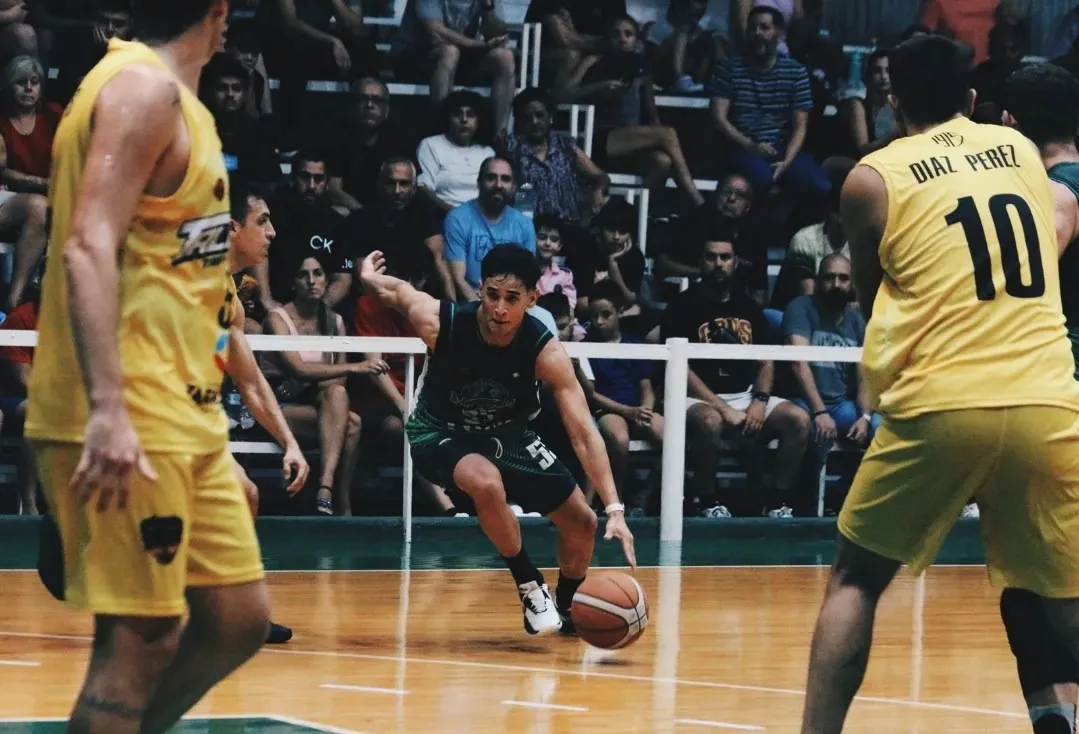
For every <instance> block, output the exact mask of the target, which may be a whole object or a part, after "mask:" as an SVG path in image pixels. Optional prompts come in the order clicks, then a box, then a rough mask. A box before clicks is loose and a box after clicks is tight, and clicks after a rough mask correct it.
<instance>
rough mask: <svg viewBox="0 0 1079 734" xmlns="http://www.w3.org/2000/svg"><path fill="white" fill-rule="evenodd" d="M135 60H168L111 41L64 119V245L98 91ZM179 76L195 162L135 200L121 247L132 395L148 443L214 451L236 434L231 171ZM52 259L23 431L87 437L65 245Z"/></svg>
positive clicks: (59, 183) (55, 176) (56, 194)
mask: <svg viewBox="0 0 1079 734" xmlns="http://www.w3.org/2000/svg"><path fill="white" fill-rule="evenodd" d="M136 65H142V66H158V67H162V68H165V65H164V63H163V62H162V61H161V59H160V58H159V57H158V56H157V54H155V53H154V52H153V51H152V50H151V49H150V48H148V47H147V46H145V45H143V44H140V43H125V42H123V41H118V40H113V41H111V42H110V44H109V50H108V53H107V54H106V55H105V58H104V59H103V60H102V61H101V62H100V63H99V64H98V65H97V66H96V67H94V69H93V70H92V71H91V72H90V73H89V74H88V75H87V76H86V78H85V79H84V80H83V82H82V84H81V85H80V86H79V89H78V91H77V92H76V94H75V97H74V98H73V99H72V101H71V104H70V105H69V106H68V108H67V111H66V112H65V115H64V118H63V121H62V122H61V123H60V127H59V129H58V130H57V132H56V138H55V141H54V143H53V169H52V174H51V176H50V180H49V205H50V208H51V216H52V224H51V232H50V239H51V242H52V246H53V248H57V249H58V248H62V247H63V246H64V244H65V242H66V241H67V239H68V237H69V236H70V234H71V227H72V213H73V210H74V206H75V197H76V192H77V191H78V188H79V183H80V180H81V178H82V174H83V170H84V169H85V166H86V163H87V150H88V148H89V144H90V131H91V125H92V117H93V111H94V106H95V103H96V100H97V97H98V94H99V93H100V92H101V89H102V88H103V87H104V86H105V85H106V84H108V83H109V81H110V80H111V79H113V78H114V77H115V76H116V75H117V74H118V73H120V72H121V71H123V70H124V69H126V68H129V67H132V66H136ZM177 87H178V89H179V95H180V107H181V109H182V113H183V119H184V123H185V124H186V127H187V133H188V137H189V139H190V146H191V152H190V157H189V159H188V169H187V173H186V176H185V178H184V180H183V183H182V184H181V185H180V187H179V189H178V190H177V191H176V192H175V193H174V194H173V195H172V196H168V197H165V198H157V197H151V196H145V195H144V196H142V197H141V198H140V199H139V200H138V203H137V206H136V210H135V217H134V220H133V221H132V224H131V229H130V231H129V233H128V235H127V238H126V239H125V240H124V242H123V243H121V245H120V251H119V267H120V294H119V296H120V323H119V328H118V332H117V340H118V342H119V348H120V359H121V367H122V369H123V388H124V401H125V403H126V404H127V409H128V411H129V413H130V415H131V420H132V423H133V424H134V427H135V430H136V432H137V433H138V436H139V439H140V441H141V443H142V447H143V448H144V449H145V450H147V451H152V452H165V453H192V454H208V453H213V452H216V451H220V450H223V449H225V448H226V447H227V445H228V422H227V419H226V417H225V413H224V411H223V409H222V406H221V397H220V391H221V383H222V378H223V374H224V367H225V359H226V357H227V354H228V333H227V331H226V328H227V326H228V321H227V316H228V315H229V314H228V313H227V309H226V308H225V306H226V294H227V292H228V263H227V262H226V256H227V254H228V226H229V197H228V174H227V172H226V169H225V163H224V158H223V156H222V153H221V141H220V139H219V138H218V136H217V129H216V127H215V125H214V120H213V117H212V116H211V115H210V113H209V111H208V110H207V109H206V108H205V107H204V106H203V105H202V103H201V102H199V100H198V98H197V97H196V96H195V94H194V93H192V92H191V91H190V90H189V89H187V88H186V87H185V86H184V85H183V84H182V83H180V82H179V81H177ZM53 259H54V261H53V263H52V265H51V267H49V268H47V270H46V275H45V279H44V283H43V284H42V301H41V313H40V318H39V327H38V330H39V335H38V348H37V351H36V352H35V358H34V369H33V375H32V379H31V381H30V386H29V392H30V402H29V407H28V410H27V419H26V434H27V436H29V437H31V438H35V439H43V440H51V441H65V442H80V441H82V439H83V432H84V427H85V423H86V419H87V414H88V403H87V394H86V389H85V386H84V385H83V381H82V379H81V376H80V373H79V366H78V362H77V359H76V352H75V343H74V340H73V335H72V324H71V319H70V316H69V311H68V308H69V305H68V288H67V282H66V273H65V268H64V267H63V265H62V264H61V261H60V258H59V256H58V255H57V254H56V249H54V258H53ZM91 287H92V285H91Z"/></svg>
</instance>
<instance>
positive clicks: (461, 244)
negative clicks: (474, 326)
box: [444, 157, 536, 301]
mask: <svg viewBox="0 0 1079 734" xmlns="http://www.w3.org/2000/svg"><path fill="white" fill-rule="evenodd" d="M516 188H517V187H516V186H515V185H514V180H513V166H511V165H510V162H509V161H507V160H505V159H504V158H497V157H495V158H488V159H487V160H485V161H484V162H483V165H481V166H480V175H479V190H480V193H479V197H478V198H477V199H475V200H474V201H469V202H465V203H464V204H461V205H460V206H459V207H457V208H455V209H454V210H453V211H451V212H450V213H449V214H447V215H446V222H445V227H444V231H445V235H446V261H447V262H449V264H450V273H451V274H452V275H453V286H454V291H455V293H456V295H457V300H458V301H477V300H479V295H478V294H477V290H476V289H477V288H479V287H480V280H481V278H480V263H482V262H483V258H484V256H485V255H486V254H487V253H488V252H490V251H491V250H492V249H493V248H494V247H495V245H506V244H514V245H517V246H519V247H523V248H524V249H526V250H528V251H529V252H531V253H533V254H535V252H536V232H535V230H534V229H533V228H532V222H531V220H529V218H528V217H526V216H525V215H524V214H521V212H519V211H517V210H516V209H514V208H513V207H512V206H510V203H511V202H512V201H513V197H514V194H515V193H516Z"/></svg>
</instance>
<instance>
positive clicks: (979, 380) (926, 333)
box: [862, 118, 1079, 418]
mask: <svg viewBox="0 0 1079 734" xmlns="http://www.w3.org/2000/svg"><path fill="white" fill-rule="evenodd" d="M862 164H863V165H866V166H869V167H870V168H872V169H873V170H875V171H877V172H878V173H879V174H880V175H881V177H882V178H883V179H884V182H885V184H886V186H887V190H888V218H887V224H886V226H885V231H884V236H883V239H882V240H881V244H880V251H879V254H880V261H881V264H882V265H883V268H884V272H885V276H884V282H883V283H882V284H881V287H880V291H879V293H878V295H877V299H876V302H875V303H874V306H873V316H872V318H871V319H870V321H869V324H868V327H867V329H866V336H865V350H864V355H863V365H864V367H865V370H866V373H867V378H868V379H869V382H870V385H871V386H872V387H873V389H874V391H875V392H876V394H877V395H879V396H880V410H881V411H882V412H883V413H885V414H887V415H890V416H893V417H898V418H903V417H911V416H915V415H919V414H922V413H929V412H934V411H942V410H954V409H962V408H992V407H1004V406H1015V405H1056V406H1061V407H1068V408H1075V409H1079V383H1077V382H1076V381H1075V379H1074V371H1075V366H1074V361H1073V358H1072V354H1071V348H1070V345H1069V342H1068V339H1067V333H1066V331H1065V328H1064V316H1063V314H1062V312H1061V306H1060V279H1059V273H1058V270H1057V262H1056V258H1057V251H1056V233H1055V232H1056V231H1055V224H1054V212H1053V198H1052V194H1051V192H1050V189H1049V179H1048V177H1047V175H1046V173H1045V169H1044V168H1043V167H1042V163H1041V159H1040V158H1039V156H1038V154H1037V152H1036V151H1035V149H1034V147H1033V146H1032V145H1031V143H1030V141H1029V140H1027V139H1026V138H1024V137H1023V136H1022V135H1020V134H1019V133H1018V132H1016V131H1014V130H1010V129H1008V128H1004V127H999V126H995V125H978V124H975V123H973V122H971V121H969V120H967V119H966V118H959V119H955V120H952V121H950V122H947V123H945V124H943V125H940V126H938V127H935V128H933V129H932V130H930V131H928V132H926V133H924V134H921V135H914V136H911V137H906V138H902V139H900V140H897V141H895V142H894V143H892V144H891V145H889V146H888V147H887V148H884V149H883V150H880V151H877V152H876V153H873V154H871V155H869V156H867V157H866V158H864V159H863V160H862Z"/></svg>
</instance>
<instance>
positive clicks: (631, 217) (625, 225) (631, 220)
mask: <svg viewBox="0 0 1079 734" xmlns="http://www.w3.org/2000/svg"><path fill="white" fill-rule="evenodd" d="M596 224H598V225H599V226H600V227H601V228H603V229H609V230H612V231H614V232H629V233H630V234H632V235H636V229H637V211H636V210H635V209H634V208H633V205H632V204H630V203H629V202H628V201H627V200H626V198H625V197H624V196H612V197H611V198H610V199H608V200H607V203H606V204H604V205H603V208H602V209H600V210H599V214H597V215H596Z"/></svg>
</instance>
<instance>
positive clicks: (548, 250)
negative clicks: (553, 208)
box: [532, 214, 565, 266]
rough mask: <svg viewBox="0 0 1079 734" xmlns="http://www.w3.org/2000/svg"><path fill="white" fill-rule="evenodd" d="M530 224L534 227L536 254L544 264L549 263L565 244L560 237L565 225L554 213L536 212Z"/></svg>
mask: <svg viewBox="0 0 1079 734" xmlns="http://www.w3.org/2000/svg"><path fill="white" fill-rule="evenodd" d="M532 226H533V227H535V228H536V255H537V256H538V257H539V259H540V261H541V262H542V263H543V264H544V265H545V266H546V265H549V264H550V263H551V261H552V260H554V258H555V256H556V255H557V254H558V253H560V252H562V248H563V247H564V246H565V242H564V241H563V239H562V230H563V229H564V228H565V225H564V224H563V223H562V220H561V219H559V218H558V216H557V215H555V214H537V215H536V216H535V217H533V219H532Z"/></svg>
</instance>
